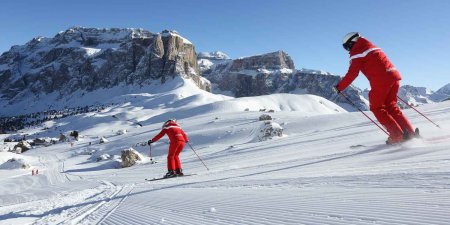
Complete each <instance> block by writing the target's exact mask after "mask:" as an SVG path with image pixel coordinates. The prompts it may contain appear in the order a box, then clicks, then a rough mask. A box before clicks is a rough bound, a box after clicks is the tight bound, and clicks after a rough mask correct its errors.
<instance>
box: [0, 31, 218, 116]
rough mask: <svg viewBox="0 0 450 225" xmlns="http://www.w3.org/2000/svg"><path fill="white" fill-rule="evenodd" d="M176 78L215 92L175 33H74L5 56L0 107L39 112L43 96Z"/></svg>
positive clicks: (185, 43)
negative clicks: (36, 110) (38, 106)
mask: <svg viewBox="0 0 450 225" xmlns="http://www.w3.org/2000/svg"><path fill="white" fill-rule="evenodd" d="M175 76H182V77H184V78H191V79H193V80H194V81H195V82H196V83H197V84H198V86H199V87H200V88H202V89H205V90H209V89H210V87H209V85H210V84H209V81H207V80H206V79H204V78H202V77H200V76H199V69H198V64H197V54H196V52H195V48H194V46H193V45H192V43H191V42H189V41H188V40H187V39H186V38H183V37H182V36H180V35H179V34H178V33H177V32H176V31H163V32H162V33H161V34H153V33H151V32H149V31H146V30H144V29H135V28H124V29H120V28H108V29H99V28H84V27H72V28H69V29H67V30H65V31H62V32H59V33H58V34H56V35H55V36H54V37H53V38H43V37H36V38H34V39H32V40H30V41H29V42H27V43H26V44H25V45H21V46H13V47H12V48H11V50H10V51H7V52H5V53H3V54H2V55H1V56H0V95H1V96H2V98H1V100H0V107H7V108H11V107H13V105H15V104H19V103H20V102H21V103H20V104H22V106H21V107H18V108H23V110H25V108H28V107H30V102H27V103H24V102H23V101H32V102H33V103H32V104H31V105H34V106H32V107H36V105H39V101H40V99H42V98H43V97H44V96H49V95H53V96H54V98H56V99H62V98H63V97H68V96H70V95H71V94H73V93H75V92H79V94H80V95H84V94H85V93H87V92H92V91H94V90H97V89H109V88H113V87H116V86H124V87H126V86H133V85H139V86H143V85H148V84H151V83H159V84H162V83H165V82H166V81H167V80H168V79H173V78H174V77H175ZM14 107H15V106H14ZM41 108H42V107H41ZM28 110H29V111H30V110H31V109H30V108H28ZM6 111H9V110H5V111H2V113H7V112H6ZM15 111H16V110H11V111H10V113H15ZM29 111H28V112H29Z"/></svg>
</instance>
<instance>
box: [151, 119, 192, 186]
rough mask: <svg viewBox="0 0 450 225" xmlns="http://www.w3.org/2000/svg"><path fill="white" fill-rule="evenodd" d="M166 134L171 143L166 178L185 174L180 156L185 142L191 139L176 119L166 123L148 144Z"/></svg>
mask: <svg viewBox="0 0 450 225" xmlns="http://www.w3.org/2000/svg"><path fill="white" fill-rule="evenodd" d="M165 134H167V136H169V140H170V145H169V153H168V154H167V170H168V172H167V174H166V175H164V178H168V177H175V176H183V175H184V174H183V170H182V168H181V162H180V158H179V157H178V156H179V155H180V153H181V151H182V150H183V148H184V145H185V143H186V142H189V139H188V137H187V136H186V134H185V133H184V131H183V130H182V129H181V127H180V126H179V125H178V124H177V123H176V120H175V119H170V120H167V121H166V122H165V123H164V125H163V126H162V130H161V132H159V134H158V135H156V136H155V137H154V138H152V139H151V140H149V141H148V144H149V145H150V144H151V143H153V142H156V141H158V140H159V139H160V138H162V137H163V136H164V135H165Z"/></svg>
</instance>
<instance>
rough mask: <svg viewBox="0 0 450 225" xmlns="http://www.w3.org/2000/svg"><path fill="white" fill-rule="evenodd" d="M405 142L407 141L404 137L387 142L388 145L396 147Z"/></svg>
mask: <svg viewBox="0 0 450 225" xmlns="http://www.w3.org/2000/svg"><path fill="white" fill-rule="evenodd" d="M403 141H405V139H403V136H400V137H389V138H388V139H387V140H386V144H387V145H396V144H400V143H402V142H403Z"/></svg>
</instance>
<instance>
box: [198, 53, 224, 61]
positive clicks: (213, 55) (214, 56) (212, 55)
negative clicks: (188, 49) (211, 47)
mask: <svg viewBox="0 0 450 225" xmlns="http://www.w3.org/2000/svg"><path fill="white" fill-rule="evenodd" d="M197 58H199V59H212V60H228V59H230V57H229V56H228V55H227V54H225V53H223V52H221V51H215V52H200V53H198V54H197Z"/></svg>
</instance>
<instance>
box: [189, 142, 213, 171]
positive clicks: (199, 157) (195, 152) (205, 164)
mask: <svg viewBox="0 0 450 225" xmlns="http://www.w3.org/2000/svg"><path fill="white" fill-rule="evenodd" d="M187 143H188V145H189V147H191V149H192V151H194V153H195V154H196V155H197V157H198V159H200V161H201V162H202V163H203V165H204V166H205V168H206V169H207V170H209V168H208V167H207V166H206V164H205V163H204V162H203V160H202V158H200V156H199V155H198V154H197V152H195V150H194V148H193V147H192V145H191V144H190V143H189V142H187Z"/></svg>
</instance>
